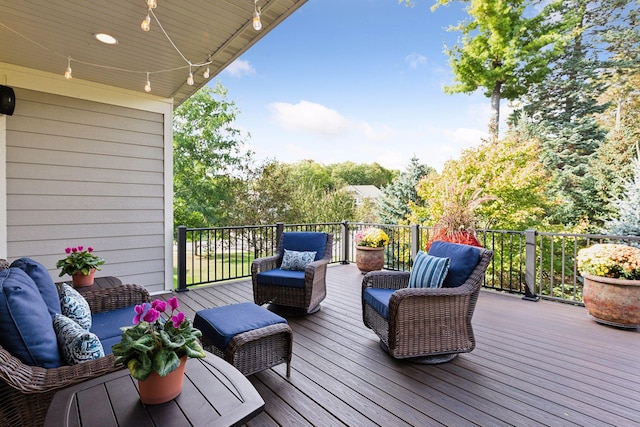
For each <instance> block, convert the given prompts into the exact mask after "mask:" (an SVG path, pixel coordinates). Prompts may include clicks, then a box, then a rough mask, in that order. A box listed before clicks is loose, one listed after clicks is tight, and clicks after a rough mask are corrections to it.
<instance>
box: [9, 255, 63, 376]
mask: <svg viewBox="0 0 640 427" xmlns="http://www.w3.org/2000/svg"><path fill="white" fill-rule="evenodd" d="M0 286H1V287H2V292H0V345H2V347H4V348H5V349H7V351H9V352H10V353H11V354H12V355H13V356H15V357H17V358H18V359H20V360H21V361H22V363H24V364H26V365H30V366H40V367H42V368H57V367H59V366H61V365H62V359H61V357H60V352H59V351H58V341H57V339H56V333H55V331H54V330H53V320H52V319H51V315H50V314H49V308H48V307H47V305H46V304H45V302H44V299H43V298H42V295H41V294H40V291H39V289H38V287H37V286H36V284H35V282H34V281H33V280H32V279H31V277H29V276H28V275H27V273H25V272H24V271H22V270H21V269H19V268H8V269H6V270H2V271H0Z"/></svg>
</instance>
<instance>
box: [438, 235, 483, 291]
mask: <svg viewBox="0 0 640 427" xmlns="http://www.w3.org/2000/svg"><path fill="white" fill-rule="evenodd" d="M429 255H431V256H437V257H440V258H449V259H450V260H451V264H450V265H449V273H448V274H447V276H446V277H445V278H444V283H443V284H442V287H443V288H457V287H458V286H460V285H462V284H463V283H464V282H466V281H467V279H468V278H469V276H470V275H471V272H472V271H473V269H474V268H476V265H478V261H480V248H477V247H475V246H468V245H461V244H459V243H450V242H442V241H436V242H433V244H432V245H431V248H429Z"/></svg>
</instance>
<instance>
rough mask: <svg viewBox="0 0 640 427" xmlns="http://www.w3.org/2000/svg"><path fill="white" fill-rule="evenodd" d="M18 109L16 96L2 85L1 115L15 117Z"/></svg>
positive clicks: (0, 93) (0, 96)
mask: <svg viewBox="0 0 640 427" xmlns="http://www.w3.org/2000/svg"><path fill="white" fill-rule="evenodd" d="M15 108H16V94H15V93H14V92H13V89H11V88H10V87H9V86H2V85H0V114H6V115H7V116H12V115H13V110H15Z"/></svg>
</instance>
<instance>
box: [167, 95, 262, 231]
mask: <svg viewBox="0 0 640 427" xmlns="http://www.w3.org/2000/svg"><path fill="white" fill-rule="evenodd" d="M226 95H227V90H226V89H225V88H223V87H222V86H221V85H220V84H219V83H218V84H217V85H216V86H215V88H214V89H211V88H210V87H208V86H205V87H203V88H202V89H200V90H199V91H198V92H196V93H195V94H194V95H193V96H191V97H190V98H189V99H187V100H186V101H185V102H184V103H183V104H182V105H181V106H180V107H178V108H176V110H175V112H174V119H173V137H174V139H173V173H174V175H173V186H174V226H176V227H177V226H178V225H186V226H187V227H212V226H217V225H224V224H225V221H226V219H227V217H228V212H229V206H230V205H231V204H233V202H234V199H233V195H234V194H235V193H236V192H235V191H234V188H235V187H236V186H238V185H239V182H238V180H237V178H236V177H234V173H235V172H236V171H238V170H241V169H243V168H245V167H246V166H247V163H248V161H249V160H250V158H251V153H249V152H243V151H242V147H243V144H244V141H243V140H242V134H241V132H240V131H239V130H237V129H234V128H232V127H231V123H232V122H233V120H234V119H235V117H236V115H237V113H238V111H237V109H236V107H235V104H234V103H233V102H229V101H227V100H226ZM214 96H218V97H219V100H216V99H214Z"/></svg>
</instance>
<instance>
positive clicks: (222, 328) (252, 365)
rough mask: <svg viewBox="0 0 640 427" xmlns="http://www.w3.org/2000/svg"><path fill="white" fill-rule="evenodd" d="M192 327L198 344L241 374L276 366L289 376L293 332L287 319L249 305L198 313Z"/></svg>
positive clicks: (243, 304)
mask: <svg viewBox="0 0 640 427" xmlns="http://www.w3.org/2000/svg"><path fill="white" fill-rule="evenodd" d="M193 326H194V327H196V328H198V329H200V331H202V345H203V347H204V348H205V349H207V350H208V351H210V352H211V353H213V354H215V355H217V356H220V357H222V358H223V359H224V360H226V361H227V362H229V363H231V364H232V365H233V366H235V368H236V369H238V370H239V371H240V372H242V373H243V374H244V375H251V374H255V373H256V372H260V371H262V370H264V369H268V368H270V367H272V366H275V365H279V364H280V363H286V364H287V377H288V376H289V375H290V374H291V350H292V347H293V333H292V331H291V328H290V327H289V325H288V324H287V320H286V319H285V318H283V317H280V316H278V315H277V314H275V313H272V312H270V311H269V310H267V309H265V308H263V307H260V306H259V305H256V304H254V303H252V302H247V303H240V304H231V305H226V306H222V307H214V308H209V309H206V310H200V311H198V312H197V313H196V316H195V318H194V320H193Z"/></svg>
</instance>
